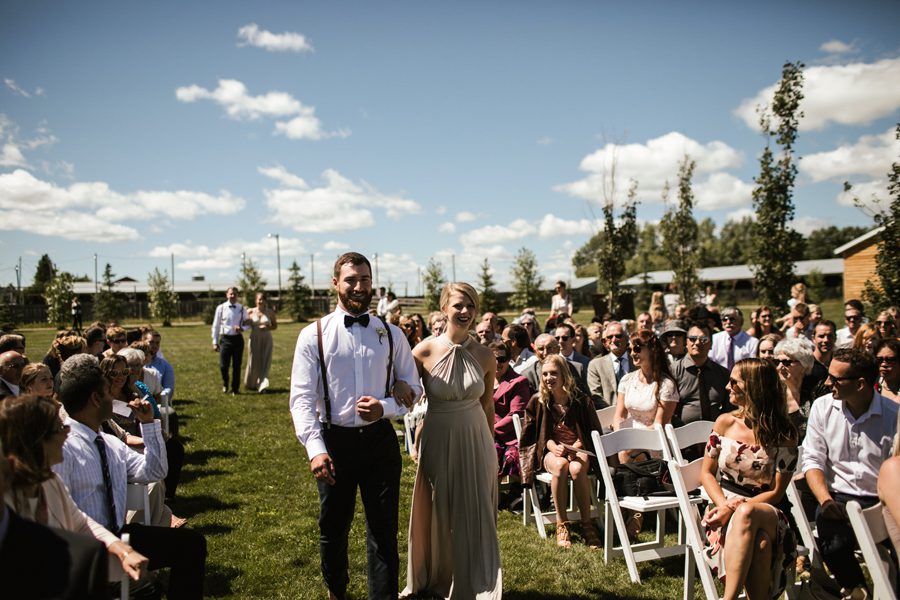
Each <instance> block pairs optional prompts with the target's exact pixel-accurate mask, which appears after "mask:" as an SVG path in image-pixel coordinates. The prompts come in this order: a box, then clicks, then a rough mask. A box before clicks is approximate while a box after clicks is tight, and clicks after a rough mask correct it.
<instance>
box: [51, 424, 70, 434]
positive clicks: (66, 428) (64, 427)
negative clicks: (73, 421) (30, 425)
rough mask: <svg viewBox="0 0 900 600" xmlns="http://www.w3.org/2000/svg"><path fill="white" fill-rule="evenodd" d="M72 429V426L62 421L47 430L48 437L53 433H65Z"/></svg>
mask: <svg viewBox="0 0 900 600" xmlns="http://www.w3.org/2000/svg"><path fill="white" fill-rule="evenodd" d="M70 429H72V428H71V427H70V426H68V425H63V424H62V423H60V424H59V426H58V427H54V428H53V429H51V430H50V431H49V432H47V437H50V436H52V435H58V434H60V433H65V432H67V431H69V430H70Z"/></svg>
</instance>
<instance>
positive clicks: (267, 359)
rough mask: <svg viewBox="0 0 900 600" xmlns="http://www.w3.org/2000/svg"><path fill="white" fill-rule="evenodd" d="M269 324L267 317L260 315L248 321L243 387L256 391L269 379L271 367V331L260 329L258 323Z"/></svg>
mask: <svg viewBox="0 0 900 600" xmlns="http://www.w3.org/2000/svg"><path fill="white" fill-rule="evenodd" d="M265 322H269V317H267V316H266V315H265V314H260V315H259V318H253V319H252V320H251V321H250V346H249V350H248V355H247V370H246V371H244V387H245V388H246V389H248V390H258V389H259V384H260V383H262V382H263V380H264V379H268V378H269V368H270V367H271V366H272V331H271V330H270V329H268V328H267V329H260V327H259V325H260V323H265Z"/></svg>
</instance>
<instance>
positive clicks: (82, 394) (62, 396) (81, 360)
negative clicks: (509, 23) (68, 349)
mask: <svg viewBox="0 0 900 600" xmlns="http://www.w3.org/2000/svg"><path fill="white" fill-rule="evenodd" d="M58 377H59V400H60V401H61V402H62V403H63V406H65V407H66V412H67V413H69V414H70V415H74V414H77V413H79V412H81V410H82V409H83V408H84V407H85V406H86V405H87V403H88V400H90V398H91V394H93V393H94V392H96V391H99V390H102V389H103V386H104V385H105V383H106V382H105V381H104V379H103V371H101V370H100V362H99V361H98V360H97V357H95V356H92V355H90V354H76V355H75V356H72V357H71V358H69V359H68V360H66V362H64V363H63V365H62V367H61V368H60V369H59V375H58Z"/></svg>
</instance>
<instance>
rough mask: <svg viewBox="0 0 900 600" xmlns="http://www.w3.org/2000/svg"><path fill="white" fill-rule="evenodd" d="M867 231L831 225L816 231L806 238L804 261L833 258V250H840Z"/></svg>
mask: <svg viewBox="0 0 900 600" xmlns="http://www.w3.org/2000/svg"><path fill="white" fill-rule="evenodd" d="M867 231H868V228H866V227H852V226H850V227H837V226H835V225H831V226H829V227H823V228H822V229H816V230H815V231H813V232H812V233H810V234H809V236H808V237H807V238H806V247H805V249H804V252H803V259H804V260H818V259H824V258H834V249H835V248H840V247H841V246H843V245H844V244H846V243H847V242H849V241H850V240H854V239H856V238H858V237H859V236H861V235H862V234H864V233H865V232H867Z"/></svg>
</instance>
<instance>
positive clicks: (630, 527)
mask: <svg viewBox="0 0 900 600" xmlns="http://www.w3.org/2000/svg"><path fill="white" fill-rule="evenodd" d="M643 527H644V513H640V512H633V513H631V516H630V517H628V520H627V521H625V533H627V534H628V539H629V540H631V541H634V540H636V539H637V536H638V534H639V533H640V532H641V529H643Z"/></svg>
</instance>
